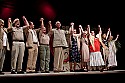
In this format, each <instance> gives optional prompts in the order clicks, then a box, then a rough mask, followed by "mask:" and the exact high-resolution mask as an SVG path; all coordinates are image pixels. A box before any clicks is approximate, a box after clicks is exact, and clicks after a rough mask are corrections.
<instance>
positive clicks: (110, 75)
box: [0, 70, 125, 81]
mask: <svg viewBox="0 0 125 83" xmlns="http://www.w3.org/2000/svg"><path fill="white" fill-rule="evenodd" d="M4 73H5V74H4V75H0V80H2V81H14V80H20V81H24V80H30V81H39V80H42V81H43V80H44V81H55V80H56V81H57V80H62V81H66V80H70V81H76V80H88V81H91V79H92V80H98V79H100V80H104V79H105V80H119V79H120V80H124V79H125V70H114V71H103V72H100V71H88V72H58V73H55V72H53V71H50V73H26V74H11V73H10V72H4Z"/></svg>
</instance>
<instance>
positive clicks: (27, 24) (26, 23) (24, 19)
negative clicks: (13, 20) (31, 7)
mask: <svg viewBox="0 0 125 83" xmlns="http://www.w3.org/2000/svg"><path fill="white" fill-rule="evenodd" d="M22 18H23V21H24V24H25V27H28V26H29V23H28V21H27V19H26V17H25V16H23V17H22Z"/></svg>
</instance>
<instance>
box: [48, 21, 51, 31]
mask: <svg viewBox="0 0 125 83" xmlns="http://www.w3.org/2000/svg"><path fill="white" fill-rule="evenodd" d="M48 23H49V30H48V31H49V32H50V31H52V23H51V21H49V22H48Z"/></svg>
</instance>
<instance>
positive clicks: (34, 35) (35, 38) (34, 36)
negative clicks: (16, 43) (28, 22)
mask: <svg viewBox="0 0 125 83" xmlns="http://www.w3.org/2000/svg"><path fill="white" fill-rule="evenodd" d="M30 31H31V32H32V35H33V42H38V38H37V34H36V32H35V31H33V30H32V29H30Z"/></svg>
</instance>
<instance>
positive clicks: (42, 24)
mask: <svg viewBox="0 0 125 83" xmlns="http://www.w3.org/2000/svg"><path fill="white" fill-rule="evenodd" d="M43 20H44V19H43V18H40V22H41V29H42V28H44V22H43Z"/></svg>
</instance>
